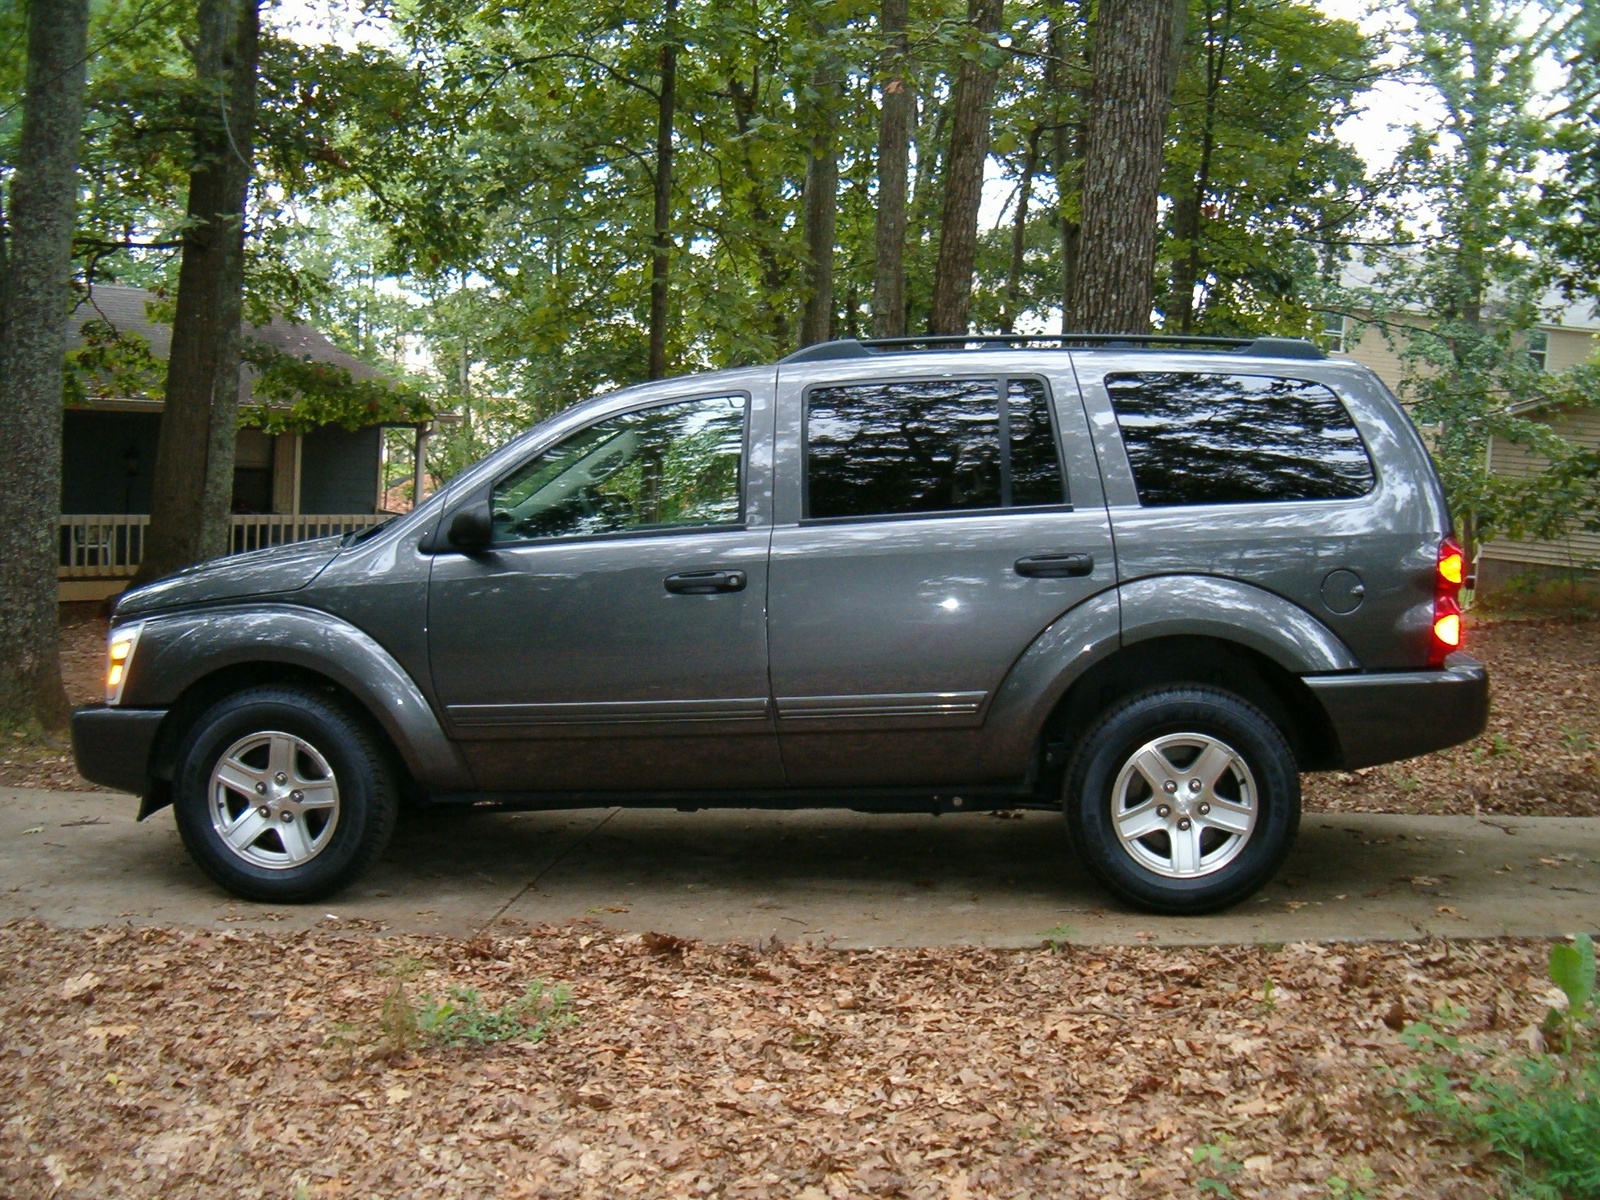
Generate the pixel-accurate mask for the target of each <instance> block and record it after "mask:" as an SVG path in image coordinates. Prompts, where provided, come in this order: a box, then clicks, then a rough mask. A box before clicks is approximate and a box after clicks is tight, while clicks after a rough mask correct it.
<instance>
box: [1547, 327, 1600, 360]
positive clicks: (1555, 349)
mask: <svg viewBox="0 0 1600 1200" xmlns="http://www.w3.org/2000/svg"><path fill="white" fill-rule="evenodd" d="M1545 333H1546V335H1547V336H1548V337H1549V342H1548V349H1547V350H1546V351H1545V357H1544V365H1545V370H1547V371H1565V370H1566V369H1567V368H1568V367H1575V366H1577V365H1578V364H1579V363H1583V362H1587V361H1588V360H1589V357H1590V356H1591V355H1592V354H1594V352H1595V351H1596V350H1600V335H1596V334H1593V333H1587V332H1585V331H1584V330H1582V329H1557V328H1554V327H1552V326H1549V325H1547V326H1545Z"/></svg>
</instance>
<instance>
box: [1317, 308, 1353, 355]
mask: <svg viewBox="0 0 1600 1200" xmlns="http://www.w3.org/2000/svg"><path fill="white" fill-rule="evenodd" d="M1349 321H1350V318H1348V317H1346V316H1345V315H1344V314H1343V313H1324V314H1323V317H1322V341H1323V344H1324V345H1326V346H1327V348H1328V353H1329V354H1348V353H1350V347H1351V345H1352V344H1354V342H1355V338H1353V337H1351V336H1350V326H1349Z"/></svg>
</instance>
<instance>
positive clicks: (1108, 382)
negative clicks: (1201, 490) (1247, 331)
mask: <svg viewBox="0 0 1600 1200" xmlns="http://www.w3.org/2000/svg"><path fill="white" fill-rule="evenodd" d="M1145 375H1200V376H1216V377H1221V378H1225V379H1270V380H1274V381H1277V382H1287V383H1297V384H1300V385H1302V386H1305V387H1318V388H1321V389H1323V390H1324V391H1325V392H1327V393H1328V394H1329V395H1330V396H1332V397H1333V398H1334V400H1335V402H1337V404H1338V405H1339V407H1340V409H1342V410H1343V412H1344V415H1345V418H1346V419H1347V420H1348V421H1349V422H1350V428H1351V429H1352V430H1354V431H1355V435H1356V440H1357V441H1359V442H1360V443H1361V451H1362V453H1363V454H1365V455H1366V456H1367V470H1368V473H1369V475H1370V477H1371V478H1370V482H1369V483H1368V484H1367V488H1366V490H1365V491H1364V492H1362V493H1360V494H1359V495H1356V496H1313V497H1281V496H1274V497H1271V498H1266V499H1261V500H1199V501H1194V502H1192V503H1184V504H1147V503H1145V499H1144V494H1143V490H1142V489H1141V488H1140V487H1139V474H1138V472H1137V471H1136V470H1135V469H1134V465H1133V455H1132V454H1131V453H1130V452H1129V450H1128V436H1127V433H1126V431H1125V430H1124V429H1123V427H1122V414H1121V413H1120V412H1118V411H1117V401H1116V396H1115V394H1114V393H1113V391H1112V384H1113V382H1115V381H1116V380H1119V379H1139V378H1141V377H1142V376H1145ZM1100 386H1101V387H1102V388H1103V389H1105V395H1106V403H1107V405H1108V406H1109V407H1110V409H1111V415H1112V418H1113V419H1114V420H1115V421H1116V423H1117V442H1118V445H1119V446H1120V447H1121V449H1122V455H1123V458H1124V459H1126V460H1127V463H1128V478H1129V480H1130V481H1131V482H1132V484H1133V494H1134V497H1135V498H1136V500H1137V501H1138V505H1139V508H1140V509H1141V510H1142V511H1146V512H1166V511H1172V510H1174V509H1192V508H1225V509H1247V510H1250V511H1256V510H1258V509H1260V508H1261V507H1262V506H1263V505H1268V504H1362V503H1365V502H1367V501H1368V500H1370V499H1371V498H1372V496H1373V494H1374V493H1376V492H1377V491H1378V489H1379V488H1381V487H1382V486H1383V473H1382V472H1381V471H1380V470H1379V468H1378V459H1377V457H1376V456H1375V455H1374V454H1373V453H1372V446H1371V445H1370V444H1369V443H1368V441H1367V435H1366V433H1365V432H1363V431H1362V428H1361V423H1360V422H1359V421H1357V420H1356V418H1355V414H1354V413H1352V412H1351V411H1350V405H1349V404H1348V403H1347V402H1346V400H1345V398H1344V396H1343V395H1341V394H1340V392H1339V389H1338V388H1336V387H1334V385H1333V384H1331V383H1328V382H1326V381H1325V380H1321V379H1308V378H1306V377H1305V376H1302V375H1275V374H1272V373H1270V372H1264V371H1193V370H1157V371H1125V370H1124V371H1107V372H1106V373H1105V374H1104V375H1103V376H1101V378H1100Z"/></svg>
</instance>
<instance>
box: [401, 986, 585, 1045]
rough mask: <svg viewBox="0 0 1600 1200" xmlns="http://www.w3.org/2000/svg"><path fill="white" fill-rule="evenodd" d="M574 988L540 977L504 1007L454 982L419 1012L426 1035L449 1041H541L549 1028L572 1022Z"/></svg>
mask: <svg viewBox="0 0 1600 1200" xmlns="http://www.w3.org/2000/svg"><path fill="white" fill-rule="evenodd" d="M574 1019H575V1018H574V1017H573V1015H572V994H571V993H570V992H569V991H568V990H567V989H566V988H564V987H559V986H558V987H553V988H552V987H550V986H549V985H547V984H546V983H545V982H544V980H542V979H535V980H534V981H533V982H532V983H530V984H529V985H528V987H527V990H526V991H525V992H523V993H522V995H521V996H520V997H519V998H517V999H516V1000H512V1001H509V1002H508V1003H507V1004H505V1005H504V1006H502V1007H501V1008H498V1009H495V1008H488V1007H486V1006H485V1005H484V1003H483V998H482V997H481V996H480V995H479V994H478V992H477V990H476V989H475V988H459V987H457V988H450V989H449V992H448V994H447V995H446V996H445V997H442V998H438V999H434V1000H432V1001H430V1002H429V1003H427V1004H425V1005H423V1006H422V1007H421V1008H420V1009H418V1010H417V1012H416V1028H417V1031H418V1033H419V1034H420V1035H421V1036H422V1037H423V1038H425V1039H427V1040H429V1041H432V1042H437V1043H438V1044H440V1045H443V1046H461V1045H468V1044H470V1045H474V1046H487V1045H490V1044H491V1043H494V1042H509V1041H513V1040H515V1039H517V1038H525V1039H527V1040H528V1041H530V1042H537V1041H540V1040H541V1039H542V1038H544V1036H545V1035H546V1034H548V1033H551V1032H553V1031H554V1030H557V1029H560V1028H561V1027H562V1026H563V1025H568V1024H570V1023H571V1022H572V1021H573V1020H574Z"/></svg>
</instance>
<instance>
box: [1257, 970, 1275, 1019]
mask: <svg viewBox="0 0 1600 1200" xmlns="http://www.w3.org/2000/svg"><path fill="white" fill-rule="evenodd" d="M1277 990H1278V985H1277V983H1276V982H1274V980H1273V978H1272V976H1271V975H1268V976H1267V981H1266V983H1264V984H1262V985H1261V1000H1260V1006H1261V1012H1262V1014H1263V1015H1264V1016H1269V1017H1270V1016H1271V1015H1272V1014H1273V1013H1275V1012H1277V1011H1278V998H1277V996H1276V995H1274V993H1275V992H1276V991H1277Z"/></svg>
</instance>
